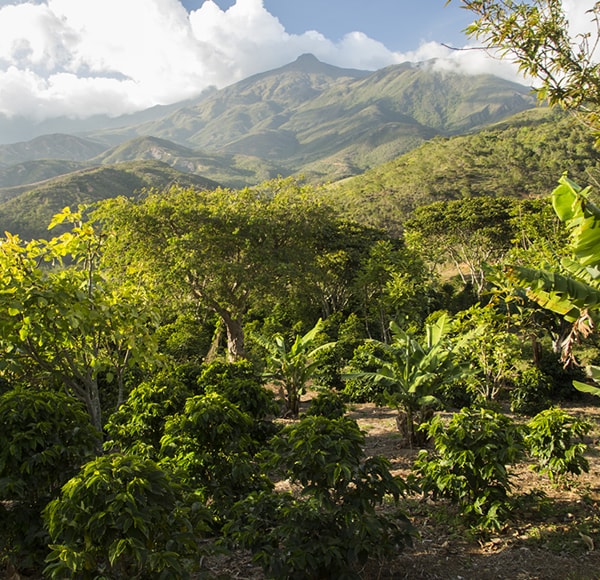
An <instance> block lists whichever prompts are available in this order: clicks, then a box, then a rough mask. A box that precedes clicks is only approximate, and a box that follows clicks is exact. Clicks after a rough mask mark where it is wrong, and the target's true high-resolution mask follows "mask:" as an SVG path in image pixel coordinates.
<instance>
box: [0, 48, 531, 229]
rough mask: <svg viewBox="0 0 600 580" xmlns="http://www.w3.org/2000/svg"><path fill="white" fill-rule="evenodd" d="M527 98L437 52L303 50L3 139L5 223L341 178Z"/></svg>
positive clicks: (0, 195) (481, 122)
mask: <svg viewBox="0 0 600 580" xmlns="http://www.w3.org/2000/svg"><path fill="white" fill-rule="evenodd" d="M533 106H534V99H533V97H532V96H531V95H530V94H529V90H528V89H527V88H526V87H523V86H521V85H518V84H515V83H510V82H508V81H505V80H502V79H499V78H497V77H493V76H490V75H473V76H467V75H459V74H454V73H448V72H445V73H442V72H438V71H436V69H435V63H434V62H431V63H425V64H420V65H413V64H409V63H404V64H400V65H394V66H390V67H387V68H385V69H382V70H379V71H375V72H368V71H359V70H354V69H343V68H338V67H335V66H332V65H329V64H325V63H322V62H320V61H319V60H317V59H316V58H315V57H314V56H312V55H303V56H302V57H300V58H298V59H297V60H296V61H295V62H293V63H290V64H288V65H286V66H284V67H281V68H278V69H275V70H272V71H268V72H265V73H262V74H259V75H254V76H252V77H250V78H248V79H245V80H243V81H240V82H238V83H236V84H234V85H231V86H229V87H226V88H224V89H222V90H219V91H217V90H214V91H209V92H207V93H205V94H203V95H202V96H201V97H199V98H198V99H195V100H191V101H186V102H185V103H180V104H179V106H176V105H173V106H169V107H166V108H154V109H152V110H149V111H147V112H141V113H139V114H136V115H134V116H129V117H126V118H125V117H124V118H120V119H117V120H111V121H110V122H107V125H105V127H104V128H103V129H102V130H92V131H87V132H79V133H77V134H76V135H75V134H72V135H67V134H59V133H53V134H49V135H43V136H39V137H36V138H35V139H32V140H31V141H27V142H19V143H14V144H9V145H2V146H0V231H2V230H3V229H12V230H13V231H15V232H17V233H20V232H28V233H29V234H31V233H32V232H34V231H35V232H36V235H38V233H39V232H40V231H41V230H40V227H45V224H46V223H47V222H48V221H49V218H50V217H51V213H50V211H51V210H60V209H62V207H64V206H65V205H69V204H77V203H81V202H86V203H88V202H93V201H95V200H98V199H104V198H106V197H109V196H115V195H120V194H124V195H134V194H135V192H136V191H137V190H139V189H140V188H142V187H148V186H151V185H156V186H157V187H162V186H163V185H164V184H167V183H170V182H172V181H174V180H176V181H178V182H182V183H183V182H185V183H190V184H200V186H205V187H214V185H215V182H216V183H219V184H221V185H224V186H227V187H234V188H237V187H244V186H246V185H253V184H257V183H259V182H261V181H264V180H266V179H270V178H272V177H275V176H277V175H282V176H287V175H292V174H298V175H304V176H305V177H306V179H307V180H308V181H312V182H331V181H335V180H341V179H345V178H348V177H351V176H356V175H359V174H362V173H363V172H364V171H366V170H369V169H370V168H373V167H377V166H379V165H380V164H381V163H383V162H387V161H390V160H394V159H396V158H398V156H399V155H402V154H405V153H407V152H410V151H412V150H415V149H416V148H418V147H420V146H422V145H423V144H424V143H427V142H430V141H431V140H439V139H442V140H443V139H448V138H450V137H451V136H454V135H460V134H466V133H476V132H478V131H481V130H483V129H485V128H486V127H487V126H489V125H490V124H493V123H496V122H499V121H501V120H503V119H507V118H509V117H510V116H511V115H514V114H515V113H518V112H520V111H523V110H527V109H531V108H532V107H533ZM127 120H128V121H132V123H130V124H123V125H119V123H120V122H125V121H127ZM0 121H1V119H0ZM74 123H75V121H72V123H71V125H70V126H72V127H75V125H74ZM0 125H1V122H0ZM85 126H87V125H86V124H81V125H79V128H84V127H85ZM455 152H456V151H455ZM135 164H138V165H135ZM134 167H137V169H135V170H133V169H132V168H134ZM142 167H145V173H144V176H143V177H140V171H141V169H140V168H142ZM134 174H135V178H134ZM377 195H379V194H377ZM342 197H344V195H342ZM350 197H351V196H350ZM35 216H37V217H35ZM34 217H35V219H34ZM36 219H37V220H39V221H38V222H37V225H36V223H35V222H36Z"/></svg>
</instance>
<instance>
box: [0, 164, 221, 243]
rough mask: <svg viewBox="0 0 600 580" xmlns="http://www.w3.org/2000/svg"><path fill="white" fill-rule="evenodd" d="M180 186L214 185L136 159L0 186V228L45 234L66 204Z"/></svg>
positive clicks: (30, 235) (31, 235)
mask: <svg viewBox="0 0 600 580" xmlns="http://www.w3.org/2000/svg"><path fill="white" fill-rule="evenodd" d="M173 183H179V184H180V185H182V186H185V187H189V186H195V187H201V188H214V187H216V185H217V184H216V183H215V182H213V181H210V180H208V179H205V178H202V177H199V176H196V175H192V174H189V173H183V172H180V171H177V170H175V169H173V168H171V167H170V166H168V165H166V164H165V163H162V162H160V161H135V162H131V163H121V164H119V165H113V166H105V167H94V168H91V169H84V170H82V171H78V172H75V173H70V174H68V175H65V176H62V177H60V178H56V179H51V180H47V181H45V182H41V183H38V184H36V185H35V187H33V188H29V187H27V188H25V189H26V191H22V190H23V187H21V188H16V194H15V190H12V189H0V200H2V199H3V198H4V199H5V200H6V201H4V202H0V231H2V232H4V231H9V232H11V233H18V234H19V235H21V236H22V237H25V238H36V237H45V236H47V225H48V224H49V223H50V220H51V218H52V216H53V215H54V214H56V213H58V212H59V211H61V210H62V209H63V208H64V207H65V206H72V207H77V206H78V205H79V204H89V203H94V202H96V201H100V200H102V199H107V198H110V197H116V196H119V195H133V194H134V193H135V192H139V191H141V190H143V189H146V188H157V189H161V188H165V187H168V186H170V185H171V184H173Z"/></svg>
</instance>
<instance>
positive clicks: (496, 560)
mask: <svg viewBox="0 0 600 580" xmlns="http://www.w3.org/2000/svg"><path fill="white" fill-rule="evenodd" d="M564 408H565V409H566V410H568V411H569V412H570V413H572V414H574V415H576V416H583V417H585V418H587V419H589V420H591V421H592V423H593V424H594V429H593V430H592V432H591V433H590V435H589V436H588V437H587V438H586V440H585V442H586V443H587V445H588V451H587V453H586V457H587V459H588V461H589V464H590V470H589V473H585V474H582V475H581V476H578V477H576V478H572V479H571V480H570V481H569V482H567V483H566V484H564V485H562V486H557V485H555V484H553V483H552V482H551V481H550V480H549V479H548V477H546V476H543V475H540V474H538V473H535V472H534V471H533V470H532V469H531V465H529V464H527V463H523V464H520V465H517V466H515V467H514V469H512V470H511V474H512V476H513V479H512V481H513V491H512V493H513V495H514V496H515V498H518V499H519V501H520V508H519V510H518V513H517V514H516V515H515V516H514V519H513V520H512V521H511V522H510V523H509V524H507V525H506V526H505V527H504V529H502V530H501V531H500V532H497V533H492V534H489V535H486V536H481V535H479V536H477V535H475V534H473V533H472V532H470V531H469V529H468V528H466V527H464V526H462V525H461V521H460V519H459V518H457V516H456V514H455V513H453V510H452V506H450V505H447V504H445V503H443V502H433V501H431V500H429V499H427V498H422V497H411V498H407V499H406V500H405V504H404V505H403V508H404V510H405V511H406V513H407V515H408V516H409V518H410V520H411V522H412V524H413V525H414V527H415V528H416V530H417V532H418V537H417V538H416V539H415V541H414V543H413V546H412V547H410V548H407V549H405V550H404V551H403V552H401V553H399V554H398V556H397V557H395V558H393V559H390V560H387V561H385V562H375V561H372V562H369V563H368V564H367V565H366V566H365V567H364V568H363V569H362V570H361V571H360V575H361V578H363V579H364V580H379V579H392V578H393V579H399V580H400V579H409V580H434V579H443V580H450V579H453V580H599V579H600V447H599V441H600V400H598V399H594V398H592V397H590V398H586V399H585V400H582V401H580V402H578V403H577V404H573V405H565V406H564ZM447 415H448V416H449V414H447ZM349 416H350V417H352V418H354V419H356V420H357V421H358V424H359V425H360V427H361V429H363V430H364V432H365V434H366V454H367V456H371V455H383V456H385V457H387V458H388V459H389V461H390V462H391V465H392V471H393V473H395V474H398V475H401V476H406V475H407V474H408V473H409V472H410V469H411V465H412V462H413V459H414V458H415V456H416V454H417V453H418V450H417V449H405V448H402V447H401V446H400V439H401V438H400V436H399V433H398V431H397V428H396V421H395V417H396V415H395V411H393V410H391V409H388V408H385V407H383V408H382V407H377V406H375V405H372V404H363V405H354V406H353V407H352V408H351V410H350V412H349ZM207 564H208V567H209V569H212V571H213V572H214V573H216V574H217V575H219V576H220V577H221V578H238V579H247V580H262V579H263V578H264V576H263V574H262V571H261V570H260V568H257V567H256V566H253V565H252V562H251V558H250V555H249V554H236V555H231V556H227V557H220V558H217V559H215V560H212V561H210V562H207Z"/></svg>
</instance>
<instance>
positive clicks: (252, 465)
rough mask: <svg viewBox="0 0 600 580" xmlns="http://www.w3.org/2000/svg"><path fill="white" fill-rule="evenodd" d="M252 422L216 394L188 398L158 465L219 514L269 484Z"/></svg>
mask: <svg viewBox="0 0 600 580" xmlns="http://www.w3.org/2000/svg"><path fill="white" fill-rule="evenodd" d="M253 427H254V422H253V420H252V417H250V415H248V414H247V413H244V412H242V411H241V410H240V409H239V408H238V407H237V406H236V405H234V404H233V403H231V402H230V401H228V400H227V399H225V398H224V397H223V396H221V395H218V394H217V393H211V394H208V395H203V396H202V395H199V396H196V397H191V398H189V399H188V400H187V401H186V403H185V408H184V409H183V412H182V413H181V414H178V415H174V416H173V417H171V418H170V419H169V420H168V421H167V422H166V425H165V435H164V436H163V438H162V440H161V452H160V456H161V461H160V465H162V466H164V467H165V468H168V469H170V470H172V471H173V472H175V473H176V474H177V476H178V477H179V478H180V479H181V481H183V482H184V483H186V484H187V485H189V486H191V487H193V488H194V489H197V490H198V493H199V494H200V495H201V496H202V497H203V498H204V499H205V500H206V501H209V500H210V501H212V505H213V507H214V509H215V512H216V513H217V515H221V514H224V513H225V512H226V510H227V509H228V508H229V507H230V506H231V505H232V504H233V503H234V502H235V501H237V500H239V499H240V498H241V497H243V496H245V495H247V494H248V493H250V492H251V491H255V490H259V489H264V488H265V487H266V486H267V481H266V479H265V478H264V477H263V476H262V474H261V473H260V469H259V467H258V464H257V463H256V462H255V461H254V457H253V456H254V452H255V451H256V447H257V446H256V442H255V440H254V439H253V437H252V435H253Z"/></svg>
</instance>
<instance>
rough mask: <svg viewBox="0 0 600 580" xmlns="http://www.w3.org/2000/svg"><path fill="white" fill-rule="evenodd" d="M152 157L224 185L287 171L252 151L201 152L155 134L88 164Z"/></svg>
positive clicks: (247, 181) (123, 144)
mask: <svg viewBox="0 0 600 580" xmlns="http://www.w3.org/2000/svg"><path fill="white" fill-rule="evenodd" d="M142 159H155V160H158V161H162V162H163V163H167V164H168V165H170V166H171V167H173V168H174V169H177V170H179V171H182V172H184V173H193V174H196V175H202V176H204V177H206V178H209V179H211V180H212V181H216V182H218V183H220V184H221V185H223V186H226V187H231V188H239V187H244V186H246V185H248V184H249V183H252V184H255V183H260V182H261V181H266V180H267V179H272V178H274V177H277V176H278V175H282V176H286V175H289V172H288V171H287V170H286V169H285V168H283V167H281V166H277V165H275V164H272V163H269V162H268V161H265V160H263V159H261V158H259V157H255V156H251V155H232V154H213V155H211V154H208V153H200V152H198V151H194V150H193V149H189V148H188V147H184V146H182V145H177V144H176V143H173V142H172V141H167V140H166V139H159V138H157V137H150V136H144V137H136V138H134V139H131V140H129V141H126V142H125V143H122V144H121V145H117V146H116V147H113V148H111V149H108V150H106V151H104V152H103V153H101V154H100V155H98V156H97V157H95V158H93V159H91V160H90V161H89V162H90V163H91V164H98V165H100V164H106V163H109V164H113V163H122V162H124V161H136V160H142Z"/></svg>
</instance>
